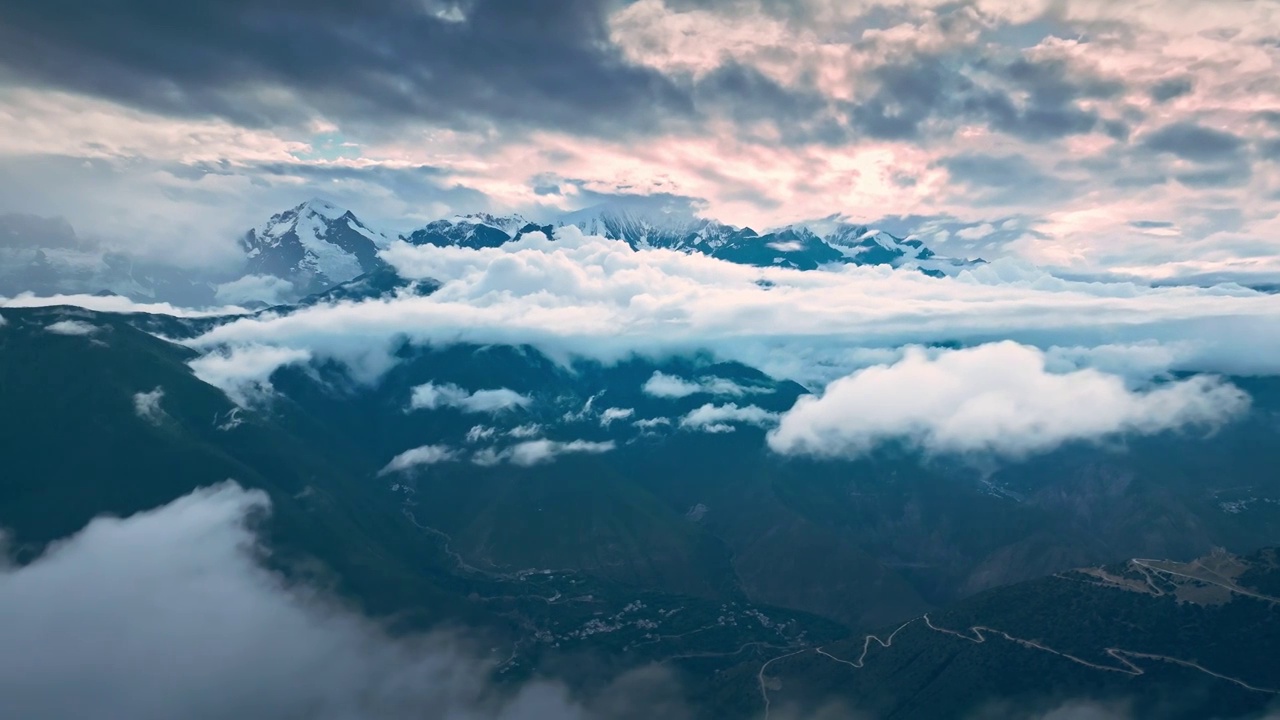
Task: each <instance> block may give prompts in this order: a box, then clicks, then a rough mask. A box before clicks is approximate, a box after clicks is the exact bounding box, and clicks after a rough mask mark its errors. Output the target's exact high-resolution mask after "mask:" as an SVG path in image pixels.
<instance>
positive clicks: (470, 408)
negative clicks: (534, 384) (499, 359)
mask: <svg viewBox="0 0 1280 720" xmlns="http://www.w3.org/2000/svg"><path fill="white" fill-rule="evenodd" d="M532 402H533V399H532V398H530V397H528V396H527V395H521V394H520V393H518V392H516V391H514V390H509V389H507V388H497V389H495V390H477V391H475V392H467V391H466V390H463V389H462V388H460V387H458V386H457V385H452V384H444V385H436V384H435V383H426V384H425V385H419V386H417V387H415V388H414V389H413V396H412V398H410V400H409V407H411V408H413V409H414V410H435V409H437V408H442V407H452V408H457V409H459V410H461V411H463V412H467V413H491V414H497V413H500V412H504V411H507V410H514V409H515V408H525V407H528V406H529V404H530V403H532Z"/></svg>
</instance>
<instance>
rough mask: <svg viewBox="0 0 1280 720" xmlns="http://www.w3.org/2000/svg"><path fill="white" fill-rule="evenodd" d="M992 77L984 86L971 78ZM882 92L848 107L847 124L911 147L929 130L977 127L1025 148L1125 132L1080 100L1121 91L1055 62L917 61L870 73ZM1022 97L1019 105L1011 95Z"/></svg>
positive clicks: (920, 58) (927, 58) (921, 57)
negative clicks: (935, 125) (1027, 143)
mask: <svg viewBox="0 0 1280 720" xmlns="http://www.w3.org/2000/svg"><path fill="white" fill-rule="evenodd" d="M978 74H982V75H985V76H988V77H989V79H990V80H991V82H990V83H988V84H985V85H979V84H978V83H977V82H975V80H974V79H973V77H971V76H976V75H978ZM871 79H872V80H873V81H874V82H875V83H876V84H877V90H876V91H875V93H873V94H872V95H871V96H870V97H868V98H866V99H865V100H862V101H860V102H858V103H854V104H851V105H850V106H849V109H848V112H849V116H850V119H851V121H852V123H853V124H854V125H856V126H857V127H858V128H859V129H860V130H861V131H862V132H863V133H865V134H867V135H869V136H871V137H877V138H883V139H892V140H903V139H914V138H917V137H919V136H921V135H922V134H924V132H925V130H926V125H927V124H928V123H930V122H942V123H948V122H954V121H956V120H966V121H971V122H973V121H976V122H982V123H985V124H987V125H988V126H990V127H992V128H993V129H995V130H998V131H1001V132H1004V133H1008V134H1010V135H1014V136H1016V137H1020V138H1023V139H1026V140H1052V139H1055V138H1061V137H1065V136H1067V135H1078V134H1082V133H1088V132H1093V131H1094V130H1096V129H1099V128H1101V129H1102V130H1104V131H1105V132H1107V133H1108V134H1110V135H1112V136H1113V137H1117V136H1118V137H1126V136H1127V135H1128V127H1127V126H1126V125H1125V124H1124V123H1123V122H1121V121H1118V120H1107V121H1104V120H1103V118H1102V117H1101V116H1100V115H1099V114H1098V113H1097V112H1096V111H1094V110H1086V109H1083V108H1082V107H1081V106H1080V105H1079V102H1080V101H1081V100H1096V99H1110V98H1113V97H1116V96H1117V95H1119V94H1120V93H1121V92H1123V90H1124V86H1123V85H1122V84H1121V83H1119V82H1117V81H1114V80H1109V79H1105V78H1099V77H1093V76H1090V75H1087V74H1085V73H1082V72H1078V71H1073V69H1072V68H1070V67H1069V66H1068V65H1067V64H1066V63H1063V62H1061V61H1056V60H1038V61H1033V60H1029V59H1026V58H1018V59H1016V60H1012V61H997V60H992V59H984V58H977V59H974V58H969V57H965V56H962V55H953V56H931V55H917V56H913V57H911V58H909V59H907V60H906V61H900V62H896V63H890V64H886V65H882V66H880V67H877V68H876V69H874V70H873V71H872V72H871ZM1015 94H1017V95H1019V96H1022V97H1025V98H1026V99H1025V101H1020V102H1015V100H1014V95H1015Z"/></svg>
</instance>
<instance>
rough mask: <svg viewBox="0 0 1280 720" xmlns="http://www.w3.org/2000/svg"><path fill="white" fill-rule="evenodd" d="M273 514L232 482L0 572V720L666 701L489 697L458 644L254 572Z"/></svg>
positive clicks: (481, 711) (477, 659) (392, 712)
mask: <svg viewBox="0 0 1280 720" xmlns="http://www.w3.org/2000/svg"><path fill="white" fill-rule="evenodd" d="M268 507H269V502H268V500H267V496H266V495H265V494H264V493H262V492H260V491H256V490H255V491H247V490H244V489H241V488H240V487H239V486H238V485H235V484H233V483H225V484H223V485H220V486H217V487H213V488H207V489H203V490H198V491H196V492H194V493H192V494H191V495H188V496H186V497H183V498H181V499H179V500H176V501H174V502H172V503H170V504H169V505H166V506H164V507H162V508H160V509H157V510H154V511H151V512H147V513H140V514H138V515H134V516H132V517H129V518H126V519H116V518H100V519H97V520H94V521H93V522H92V523H90V524H89V526H88V527H86V528H85V529H84V530H83V531H81V532H80V533H78V534H77V535H75V536H74V537H72V538H70V539H68V540H67V541H65V542H63V543H60V544H56V545H53V546H52V547H51V548H50V549H49V550H48V551H46V552H45V554H44V555H42V556H41V557H39V558H37V559H36V560H35V561H34V562H32V563H31V564H29V565H27V566H24V567H20V568H12V567H4V566H0V617H4V618H10V619H14V618H21V621H20V622H3V623H0V717H6V718H43V719H45V720H72V719H74V718H86V717H103V718H132V719H134V720H169V719H170V718H178V717H181V718H191V720H224V719H225V718H243V719H244V720H258V719H261V720H268V719H269V718H285V717H296V718H302V717H306V718H313V719H314V720H352V719H353V718H378V719H379V720H431V719H435V720H443V719H444V718H448V719H449V720H532V719H533V718H551V717H554V718H565V719H566V720H586V719H587V718H600V719H603V718H608V717H613V716H614V713H613V712H611V711H610V708H627V707H644V706H645V705H646V703H648V702H650V701H649V700H646V694H647V693H645V692H635V691H637V690H638V689H639V688H641V687H643V688H646V689H647V691H648V692H649V693H652V692H655V691H656V692H658V693H659V694H661V693H662V692H663V688H666V689H667V690H670V686H669V685H664V684H663V683H664V680H663V679H662V678H661V677H659V676H654V675H653V674H648V675H644V674H641V675H633V676H631V677H630V679H628V678H625V677H624V678H620V679H619V680H618V681H617V682H616V683H615V684H613V685H612V686H610V688H608V689H606V690H605V691H604V692H603V693H601V694H600V695H598V696H595V697H593V698H591V699H590V700H588V701H582V702H579V701H577V700H575V699H573V698H571V697H570V696H569V694H568V692H567V691H566V690H565V689H564V688H563V687H562V686H560V685H558V684H555V683H552V682H532V683H529V684H526V685H523V686H520V687H512V688H500V687H496V686H493V685H491V684H490V683H489V682H488V681H487V678H488V674H489V672H490V671H491V669H492V662H491V661H489V660H485V659H481V658H482V657H483V655H482V654H481V653H482V652H483V651H482V650H481V649H479V648H476V647H473V646H472V645H471V644H470V643H468V642H467V641H466V640H465V639H463V638H460V637H458V636H455V635H446V634H433V635H427V636H413V637H393V636H390V635H388V634H387V633H386V632H385V631H384V630H383V629H382V628H381V627H379V626H377V625H375V624H374V623H372V622H370V621H368V620H367V619H365V618H363V617H361V616H360V615H358V614H356V613H355V612H353V611H351V610H348V609H346V608H345V607H342V606H339V605H338V604H336V603H335V602H333V601H331V600H329V599H327V598H326V597H324V596H322V595H320V594H318V593H317V592H316V591H314V590H310V589H308V588H305V587H299V586H291V585H289V584H288V583H286V582H285V581H284V580H283V579H282V578H280V577H279V576H277V575H275V574H273V573H270V572H268V571H266V570H264V569H262V568H261V567H259V566H258V565H257V564H256V563H255V561H254V559H253V551H254V548H255V547H256V542H257V541H256V538H255V537H254V535H253V534H252V533H251V532H250V531H249V530H248V529H247V527H246V526H245V518H246V517H247V516H249V515H250V514H253V513H259V512H262V511H264V510H267V509H268ZM668 697H669V695H668ZM659 702H660V701H659ZM638 716H640V715H637V717H638ZM627 717H632V716H630V715H628V716H627Z"/></svg>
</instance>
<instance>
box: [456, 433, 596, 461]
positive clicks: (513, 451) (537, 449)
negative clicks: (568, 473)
mask: <svg viewBox="0 0 1280 720" xmlns="http://www.w3.org/2000/svg"><path fill="white" fill-rule="evenodd" d="M615 447H617V444H616V443H614V442H613V441H612V440H609V441H607V442H592V441H589V440H570V441H567V442H561V441H557V440H546V439H539V440H526V441H525V442H521V443H516V444H515V445H512V446H511V447H508V448H505V449H503V450H497V449H495V448H485V449H484V450H480V451H477V452H476V453H475V454H474V455H472V457H471V461H472V462H474V463H475V464H477V465H484V466H492V465H498V464H501V463H504V462H506V463H511V464H512V465H519V466H521V467H532V466H534V465H542V464H545V463H549V462H552V461H554V460H555V459H556V458H558V457H560V456H561V455H571V454H590V455H599V454H601V453H607V452H610V451H611V450H613V449H614V448H615Z"/></svg>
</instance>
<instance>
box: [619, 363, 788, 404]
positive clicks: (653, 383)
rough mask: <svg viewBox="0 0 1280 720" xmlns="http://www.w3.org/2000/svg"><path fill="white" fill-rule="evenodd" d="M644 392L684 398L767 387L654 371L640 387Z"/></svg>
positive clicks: (735, 394)
mask: <svg viewBox="0 0 1280 720" xmlns="http://www.w3.org/2000/svg"><path fill="white" fill-rule="evenodd" d="M641 389H642V390H644V392H645V394H647V395H652V396H653V397H658V398H674V399H679V398H684V397H688V396H690V395H696V394H698V393H706V394H708V395H727V396H730V397H742V396H743V395H747V394H749V393H756V392H768V389H767V388H750V387H744V386H742V385H739V384H738V383H736V382H734V381H732V380H727V379H725V378H719V377H714V376H713V377H705V378H699V379H697V380H685V379H684V378H682V377H680V376H678V375H668V374H667V373H664V372H662V371H660V370H659V371H655V372H654V373H653V375H652V376H651V377H650V378H649V379H648V380H646V381H645V383H644V386H643V387H642V388H641Z"/></svg>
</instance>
